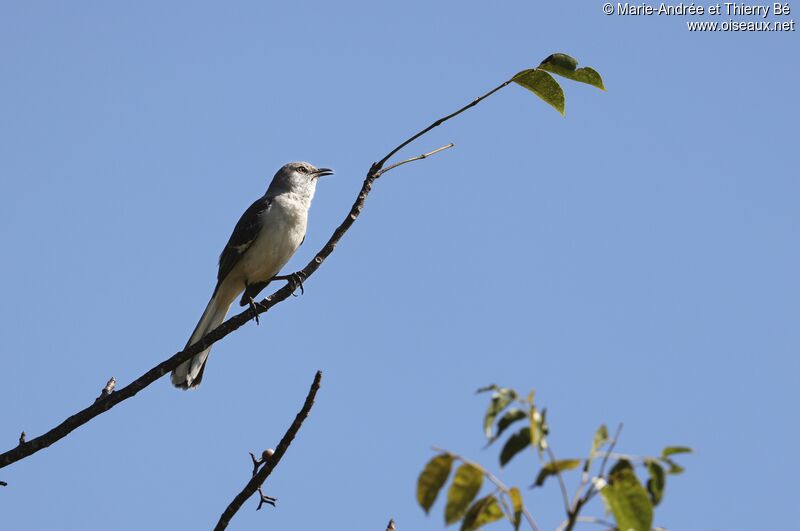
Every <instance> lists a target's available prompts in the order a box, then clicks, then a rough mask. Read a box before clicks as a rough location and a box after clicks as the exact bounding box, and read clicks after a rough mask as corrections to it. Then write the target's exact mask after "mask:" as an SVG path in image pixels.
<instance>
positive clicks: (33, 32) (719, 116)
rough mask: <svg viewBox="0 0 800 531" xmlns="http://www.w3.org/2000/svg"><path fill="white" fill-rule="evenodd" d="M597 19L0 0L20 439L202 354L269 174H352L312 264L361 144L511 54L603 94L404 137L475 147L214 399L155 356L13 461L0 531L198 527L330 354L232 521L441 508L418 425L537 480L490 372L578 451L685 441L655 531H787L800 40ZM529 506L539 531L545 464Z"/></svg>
mask: <svg viewBox="0 0 800 531" xmlns="http://www.w3.org/2000/svg"><path fill="white" fill-rule="evenodd" d="M601 8H602V2H601V1H599V0H598V1H591V2H561V1H558V2H557V1H541V2H530V1H517V0H511V1H507V2H496V3H494V4H491V5H490V4H487V3H469V2H467V3H465V2H463V1H461V2H455V1H442V2H418V1H407V2H395V3H387V2H362V3H354V2H294V3H289V2H283V3H277V2H247V1H243V2H235V3H233V2H231V3H220V2H205V1H204V2H170V3H165V2H151V1H142V2H135V3H132V2H128V3H121V2H47V1H43V2H14V3H12V2H7V1H5V2H0V76H1V78H2V82H0V124H2V125H0V198H2V199H0V201H2V208H0V247H1V248H2V253H3V254H2V256H3V259H2V260H0V323H2V324H0V334H1V335H2V338H3V339H2V347H0V349H1V351H0V360H2V365H0V367H1V368H0V404H2V407H0V442H1V444H0V447H1V448H0V450H6V449H8V448H11V447H13V446H14V445H15V444H16V441H17V437H18V436H19V432H20V431H21V430H25V431H26V432H27V433H28V434H29V437H31V436H34V435H39V434H41V433H42V432H44V431H45V430H47V429H49V428H51V427H52V426H53V425H55V424H56V423H58V422H60V421H61V420H63V419H64V418H66V417H67V416H68V415H71V414H72V413H74V412H76V411H77V410H78V409H80V408H82V407H84V406H85V405H87V404H89V403H90V402H91V401H92V400H93V399H94V398H95V396H96V395H97V394H98V392H99V390H100V388H101V387H102V386H103V385H104V383H105V382H106V380H107V379H108V378H109V377H110V376H112V375H113V376H115V377H116V378H117V380H118V382H119V384H120V385H124V384H127V383H128V382H130V381H131V380H132V379H134V378H136V377H138V376H139V375H140V374H142V373H143V372H144V371H146V370H147V369H149V368H151V367H152V366H154V365H155V364H156V363H158V362H160V361H162V360H164V359H166V358H167V357H168V356H170V355H172V354H173V353H175V352H176V351H177V350H179V349H180V348H181V347H183V345H184V343H185V341H186V339H187V338H188V336H189V334H190V332H191V330H192V328H193V327H194V324H195V323H196V321H197V319H198V317H199V316H200V314H201V312H202V310H203V307H204V306H205V304H206V302H207V300H208V297H209V296H210V294H211V290H212V288H213V284H214V281H215V275H216V259H217V256H218V254H219V252H220V250H221V249H222V246H223V245H224V243H225V241H226V240H227V238H228V236H229V234H230V231H231V229H232V228H233V225H234V224H235V222H236V220H237V219H238V217H239V215H240V214H241V212H242V211H243V210H244V209H245V208H246V207H247V206H248V205H249V204H250V202H251V201H253V200H254V199H255V198H256V197H258V196H259V195H261V194H262V193H263V192H264V190H265V189H266V186H267V184H268V181H269V179H271V177H272V175H273V174H274V172H275V170H276V169H277V168H278V167H280V166H281V165H282V164H284V163H285V162H288V161H292V160H307V161H309V162H311V163H313V164H316V165H319V166H328V167H332V168H335V169H336V175H335V176H334V177H330V178H327V179H325V180H324V181H323V182H322V183H321V184H320V185H319V187H318V191H317V196H316V199H315V201H314V205H313V207H312V211H311V218H310V223H309V232H308V235H307V238H306V242H305V244H304V245H303V246H302V247H301V248H300V250H299V251H298V253H297V254H296V256H295V258H294V259H293V260H292V262H291V263H290V267H288V268H287V269H294V268H297V267H300V266H302V265H303V264H305V262H306V261H307V260H308V259H309V258H310V257H311V256H313V253H314V252H315V251H316V250H317V249H318V248H319V247H320V246H321V245H322V243H323V242H324V241H325V240H326V239H327V238H328V236H329V235H330V233H331V231H332V230H333V228H334V227H335V226H336V225H337V224H338V223H339V222H340V221H341V219H343V218H344V216H345V214H346V212H347V210H348V209H349V208H350V204H351V202H352V200H353V199H354V197H355V194H356V191H357V190H358V187H359V186H360V183H361V179H362V178H363V175H364V174H365V172H366V170H367V169H368V168H369V165H370V163H371V162H372V161H374V160H377V159H378V158H380V157H382V156H383V155H384V154H385V153H387V152H388V151H389V149H391V148H392V147H393V146H395V145H396V144H398V143H399V142H400V141H402V140H404V139H405V138H407V137H408V136H410V134H411V133H413V132H414V131H416V130H418V129H420V128H422V127H423V126H425V125H427V124H428V123H430V122H431V121H432V120H434V119H436V118H438V117H439V116H441V115H444V114H446V113H448V112H450V111H452V110H455V109H456V108H458V107H459V106H461V105H462V104H464V103H466V102H468V101H470V100H471V99H472V98H474V97H476V96H478V95H480V94H482V93H483V92H485V91H486V90H488V89H489V88H491V87H493V86H494V85H496V84H498V83H499V82H501V81H503V80H504V79H507V78H508V77H510V76H511V75H512V74H514V73H515V72H517V71H518V70H521V69H523V68H528V67H532V66H535V65H536V64H538V62H539V61H540V60H541V59H543V58H544V57H546V56H547V55H549V54H550V53H552V52H557V51H561V52H566V53H569V54H571V55H573V56H575V57H576V58H578V59H579V60H580V61H581V63H582V64H585V65H591V66H593V67H594V68H596V69H597V70H598V71H600V73H601V74H602V75H603V77H604V79H605V82H606V86H607V88H608V92H606V93H603V92H601V91H598V90H596V89H594V88H591V87H588V86H586V85H580V84H576V83H573V82H569V81H566V80H565V81H564V82H563V83H562V86H563V87H564V89H565V92H566V99H567V115H566V118H562V117H561V116H559V115H558V113H556V112H555V111H553V110H552V109H551V108H550V107H548V106H547V105H545V104H544V103H542V102H541V101H539V100H538V99H536V98H535V97H534V96H532V95H531V94H530V93H528V92H527V91H525V90H523V89H522V88H520V87H516V86H510V87H508V88H507V89H505V90H503V91H501V92H500V93H498V94H496V95H495V96H493V97H492V98H490V99H488V100H486V101H485V102H484V103H483V104H481V105H480V106H478V107H477V108H475V109H472V110H470V111H469V112H468V113H466V114H464V115H462V116H461V117H459V118H458V119H457V120H454V121H452V122H449V123H448V124H447V125H446V126H444V127H441V128H439V129H438V130H436V131H435V132H434V133H433V134H430V135H428V136H426V137H425V138H423V139H422V140H420V141H418V142H417V143H415V144H414V145H413V146H412V147H410V148H409V149H407V150H406V151H404V152H403V155H407V156H412V155H416V154H418V153H421V152H423V151H427V150H430V149H433V148H436V147H438V146H440V145H442V144H445V143H448V142H454V143H455V144H456V148H455V149H452V150H449V151H446V152H444V153H441V154H439V155H437V156H436V157H434V158H432V159H430V160H427V161H422V162H418V163H415V164H409V165H406V166H404V167H403V168H402V169H398V170H396V171H393V172H391V173H389V174H387V175H386V177H385V178H383V179H381V180H380V181H379V182H378V183H377V185H376V187H375V189H374V192H373V195H372V196H370V198H369V201H368V203H367V207H366V209H365V211H364V213H363V215H362V217H361V218H359V220H358V222H357V223H356V225H355V226H354V228H353V229H352V230H351V231H350V232H349V233H348V234H347V235H346V237H345V238H344V240H343V241H342V242H341V244H340V245H339V247H338V248H337V249H336V251H335V253H334V254H333V255H332V256H331V258H330V259H329V260H328V261H327V262H326V263H325V264H324V266H323V267H322V268H321V269H320V271H319V272H318V273H317V274H316V275H314V276H313V277H312V279H310V280H309V282H307V284H306V293H305V295H304V296H302V297H298V298H294V299H291V300H289V301H287V302H286V303H284V304H281V305H280V306H278V307H277V308H276V309H275V311H274V312H270V313H269V314H268V315H266V316H265V317H264V319H263V320H262V323H261V326H256V325H255V323H251V324H249V325H247V326H246V327H244V328H243V329H241V330H240V331H239V332H237V333H235V334H234V335H232V336H230V337H228V338H226V339H225V340H224V341H222V342H221V343H218V344H217V345H216V346H215V347H214V349H213V352H212V355H211V358H210V363H209V365H208V370H207V371H206V374H205V379H204V382H203V384H202V386H201V387H200V389H199V390H198V391H195V392H181V391H178V390H175V389H173V388H172V386H171V385H170V384H169V382H168V379H166V378H164V379H162V380H160V381H158V382H156V383H155V384H153V385H152V386H151V387H149V388H148V389H147V390H146V391H144V392H142V393H141V394H140V395H138V396H137V397H135V398H134V399H132V400H129V401H127V402H124V403H123V404H121V405H120V406H117V407H116V408H114V409H113V410H111V411H110V412H108V413H107V414H104V415H102V416H101V417H99V418H98V419H96V420H95V421H93V422H91V423H90V424H88V425H87V426H84V427H82V428H80V429H78V430H77V431H75V432H74V433H73V434H72V435H70V436H69V437H68V438H66V439H64V440H62V441H61V442H59V443H57V444H56V445H54V446H52V447H51V448H49V449H46V450H44V451H42V452H39V453H38V454H36V455H34V456H32V457H30V458H27V459H25V460H23V461H21V462H19V463H16V464H14V465H12V466H9V467H7V468H4V469H2V470H0V479H1V480H3V481H7V482H8V483H9V486H8V487H5V488H2V489H0V527H2V528H3V529H13V530H62V529H63V530H90V529H116V530H120V531H123V530H139V529H208V528H210V527H212V526H213V524H214V523H215V522H216V519H217V518H218V516H219V514H220V513H221V512H222V510H223V509H224V507H225V506H226V505H227V504H228V502H229V501H230V500H231V499H232V497H233V496H234V495H235V494H236V493H237V492H238V491H239V490H240V489H241V487H242V486H243V485H244V483H245V482H246V481H247V480H248V477H249V474H250V463H249V457H248V455H247V452H248V451H260V450H262V449H264V448H265V447H268V446H275V445H276V444H277V441H278V440H279V439H280V437H281V436H282V435H283V433H284V431H285V430H286V428H287V427H288V425H289V423H290V422H291V420H292V419H293V418H294V415H295V413H296V412H297V410H298V409H299V407H300V405H301V403H302V401H303V398H304V397H305V394H306V392H307V390H308V386H309V384H310V382H311V380H312V378H313V375H314V371H316V370H317V369H321V370H323V371H324V379H323V386H322V389H321V391H320V393H319V395H318V400H317V404H316V406H315V408H314V410H313V411H312V413H311V416H310V417H309V419H308V420H307V422H306V424H305V425H304V426H303V428H302V431H301V432H300V435H299V437H298V439H297V440H296V441H295V443H294V444H293V445H292V447H291V448H290V450H289V452H288V454H287V455H286V457H285V459H284V460H283V461H282V462H281V463H280V465H279V467H278V468H277V469H276V471H275V473H274V474H273V476H272V477H271V478H270V479H269V481H268V483H267V485H266V492H267V493H269V494H271V495H273V496H276V497H278V499H279V501H278V507H277V508H276V509H272V508H269V507H268V508H266V509H263V510H262V511H260V512H258V513H256V512H255V510H254V509H255V501H254V500H251V501H250V502H249V503H248V504H247V506H246V507H245V508H244V509H243V510H242V511H241V512H240V513H239V514H238V515H237V516H236V519H235V520H234V522H233V523H232V526H231V529H273V530H288V529H299V530H320V529H363V530H381V529H384V528H385V525H386V521H387V520H388V519H389V518H390V517H394V518H395V519H396V520H397V521H398V529H399V530H404V531H410V530H422V529H430V530H437V529H442V528H443V521H442V504H441V501H440V502H439V503H437V505H436V506H435V507H434V511H433V513H432V515H431V516H430V517H426V516H425V515H424V514H423V512H422V511H421V510H420V509H419V508H418V507H417V505H416V501H415V497H414V492H415V484H416V479H417V475H418V473H419V471H420V470H421V468H422V466H423V465H424V463H425V462H426V461H427V460H428V459H429V458H430V457H431V455H432V452H431V450H430V446H431V445H433V444H437V445H441V446H445V447H447V448H450V449H452V450H454V451H458V452H461V453H463V454H464V455H466V456H469V457H471V458H473V459H475V460H478V461H480V462H482V463H484V464H485V465H487V466H488V467H489V468H490V469H491V470H492V471H494V472H497V473H498V474H499V475H500V476H501V477H502V478H504V479H505V480H506V481H507V482H508V483H510V484H517V485H520V486H523V487H524V486H526V485H528V484H530V483H531V482H532V480H533V478H534V477H535V474H536V472H537V470H538V465H537V464H536V461H535V458H534V456H533V455H529V456H525V457H519V458H518V460H515V461H514V462H512V464H511V465H510V466H509V467H507V469H506V470H500V469H499V466H498V465H497V450H496V449H494V448H492V449H489V450H485V451H484V450H482V446H483V443H484V440H483V438H482V433H481V420H482V419H481V417H482V413H483V410H484V407H485V397H484V396H479V397H476V396H475V395H474V394H473V393H474V390H475V389H476V388H478V387H480V386H482V385H485V384H489V383H498V384H503V385H508V386H514V387H517V388H519V389H521V390H527V389H529V388H535V389H536V390H537V398H538V400H539V402H540V404H542V405H546V406H547V407H548V417H549V420H550V426H551V430H552V436H551V442H552V444H553V446H554V448H555V449H556V451H557V453H558V455H559V457H562V456H563V457H569V456H576V457H577V456H579V455H583V454H584V453H585V452H586V450H587V448H588V445H589V443H590V441H591V437H592V434H593V432H594V430H595V428H596V427H597V426H598V425H599V424H600V423H601V422H605V423H608V424H609V425H610V426H614V425H616V424H617V423H618V422H624V423H625V429H624V432H623V438H622V442H621V444H620V446H619V450H620V451H623V452H629V453H637V454H644V453H657V452H658V451H660V449H661V447H662V446H664V445H666V444H685V445H689V446H692V447H694V448H695V449H696V450H697V453H696V454H695V455H692V456H688V457H687V458H685V459H683V460H682V462H683V463H684V464H685V465H686V468H687V472H686V473H685V474H684V475H682V476H679V477H674V478H672V477H671V478H670V480H669V483H668V485H667V492H666V497H665V499H664V502H663V503H662V505H661V506H660V507H659V508H658V510H657V513H656V523H657V524H658V525H664V526H667V527H669V528H670V529H675V530H726V531H732V530H753V529H785V528H786V526H787V524H786V521H787V520H786V519H787V518H788V517H789V513H791V512H793V507H794V505H795V498H796V495H795V492H794V491H795V486H796V481H797V476H798V467H797V463H796V453H797V449H796V446H797V440H798V438H800V429H798V427H797V421H796V409H797V406H798V405H799V402H800V401H798V383H800V381H799V378H798V370H799V369H800V364H799V363H798V348H799V347H800V326H799V325H798V321H799V319H800V278H799V277H798V271H800V246H799V245H798V242H797V237H798V229H800V210H799V209H798V201H799V200H800V184H798V174H797V149H798V142H797V139H798V135H797V121H798V117H799V115H800V113H799V112H798V110H799V109H798V98H797V87H798V85H800V73H799V72H800V68H798V67H800V64H798V62H799V61H798V55H799V54H798V52H800V46H798V37H797V33H796V32H790V33H756V32H713V33H712V32H689V31H688V30H687V25H686V22H687V21H691V20H719V21H726V20H728V19H730V18H736V20H760V19H759V18H758V17H727V16H724V15H723V16H720V17H691V16H671V17H667V16H617V15H613V16H606V15H604V14H603V12H602V9H601ZM792 8H793V9H798V10H800V4H798V5H796V6H795V5H792ZM798 13H800V11H798ZM794 16H795V14H794V13H793V14H792V15H791V16H790V17H788V18H793V17H794ZM767 20H778V19H777V18H775V17H772V16H770V17H768V19H767ZM781 20H783V19H781ZM526 495H527V503H528V505H529V506H530V508H531V511H532V512H533V514H534V516H536V518H537V519H538V520H539V522H540V524H542V527H543V528H544V529H553V528H554V527H555V526H556V525H557V524H558V522H559V521H560V519H561V517H562V514H561V512H560V511H561V508H560V505H559V498H558V493H557V489H556V488H555V485H551V486H550V487H549V488H545V489H543V490H542V489H540V490H536V491H526ZM601 512H602V508H601V507H600V506H599V505H594V506H592V508H591V510H589V511H588V513H587V514H595V515H598V514H600V513H601ZM495 527H496V528H497V529H503V528H504V527H503V524H495Z"/></svg>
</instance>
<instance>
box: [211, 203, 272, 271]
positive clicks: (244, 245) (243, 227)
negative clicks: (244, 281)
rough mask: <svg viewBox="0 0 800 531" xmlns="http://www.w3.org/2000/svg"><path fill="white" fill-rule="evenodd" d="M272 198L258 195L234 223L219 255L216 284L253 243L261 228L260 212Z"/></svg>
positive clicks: (265, 208) (267, 207)
mask: <svg viewBox="0 0 800 531" xmlns="http://www.w3.org/2000/svg"><path fill="white" fill-rule="evenodd" d="M271 204H272V200H271V199H270V198H268V197H266V196H264V197H260V198H259V199H257V200H256V202H255V203H253V204H252V205H250V206H249V207H248V208H247V210H245V211H244V214H242V217H241V218H239V221H238V222H237V223H236V227H234V229H233V233H232V234H231V237H230V239H229V240H228V243H227V244H225V248H224V249H223V250H222V253H221V254H220V255H219V272H218V273H217V286H219V285H220V284H221V283H222V281H223V280H225V277H227V276H228V274H229V273H230V272H231V271H232V270H233V268H234V267H235V266H236V264H237V263H239V259H240V258H241V257H242V255H243V254H244V253H245V252H246V251H247V249H249V248H250V246H251V245H253V242H254V241H255V239H256V237H257V236H258V234H259V232H261V229H262V222H261V220H262V214H263V213H264V212H265V211H267V210H268V209H269V207H270V205H271Z"/></svg>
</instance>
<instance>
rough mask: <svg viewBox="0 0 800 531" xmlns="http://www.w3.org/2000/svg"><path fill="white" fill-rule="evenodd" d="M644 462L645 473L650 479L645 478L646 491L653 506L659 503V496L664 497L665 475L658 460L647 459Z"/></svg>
mask: <svg viewBox="0 0 800 531" xmlns="http://www.w3.org/2000/svg"><path fill="white" fill-rule="evenodd" d="M646 464H647V473H648V474H649V475H650V479H648V480H647V492H648V493H649V494H650V500H651V501H652V502H653V506H654V507H655V506H656V505H658V504H659V503H661V498H663V497H664V487H665V486H666V484H667V476H666V474H665V473H664V468H663V467H662V466H661V465H659V464H658V461H656V460H654V459H648V460H647V461H646Z"/></svg>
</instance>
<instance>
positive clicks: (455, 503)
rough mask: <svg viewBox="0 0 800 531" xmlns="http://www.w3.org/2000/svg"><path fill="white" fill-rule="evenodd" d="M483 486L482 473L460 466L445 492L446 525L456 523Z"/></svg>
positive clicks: (475, 468)
mask: <svg viewBox="0 0 800 531" xmlns="http://www.w3.org/2000/svg"><path fill="white" fill-rule="evenodd" d="M482 484H483V471H482V470H481V469H480V468H477V467H475V466H473V465H467V464H464V465H461V466H460V467H458V469H456V475H455V477H454V478H453V482H452V483H451V484H450V489H448V491H447V506H445V508H444V521H445V523H446V524H447V525H450V524H452V523H454V522H458V521H459V520H461V518H462V517H463V516H464V513H466V511H467V507H469V504H470V502H472V500H474V499H475V496H477V495H478V491H480V490H481V485H482Z"/></svg>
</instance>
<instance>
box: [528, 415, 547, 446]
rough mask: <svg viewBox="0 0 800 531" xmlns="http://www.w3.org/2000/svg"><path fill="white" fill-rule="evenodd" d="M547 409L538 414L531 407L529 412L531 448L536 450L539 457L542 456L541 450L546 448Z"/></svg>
mask: <svg viewBox="0 0 800 531" xmlns="http://www.w3.org/2000/svg"><path fill="white" fill-rule="evenodd" d="M546 417H547V409H543V410H542V411H541V412H539V410H538V409H536V408H535V407H533V406H531V412H530V428H531V446H533V447H534V448H536V449H537V450H538V451H539V455H540V456H541V455H542V450H544V449H545V447H546V444H547V442H546V440H545V437H546V436H547V433H548V428H547V421H546Z"/></svg>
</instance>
